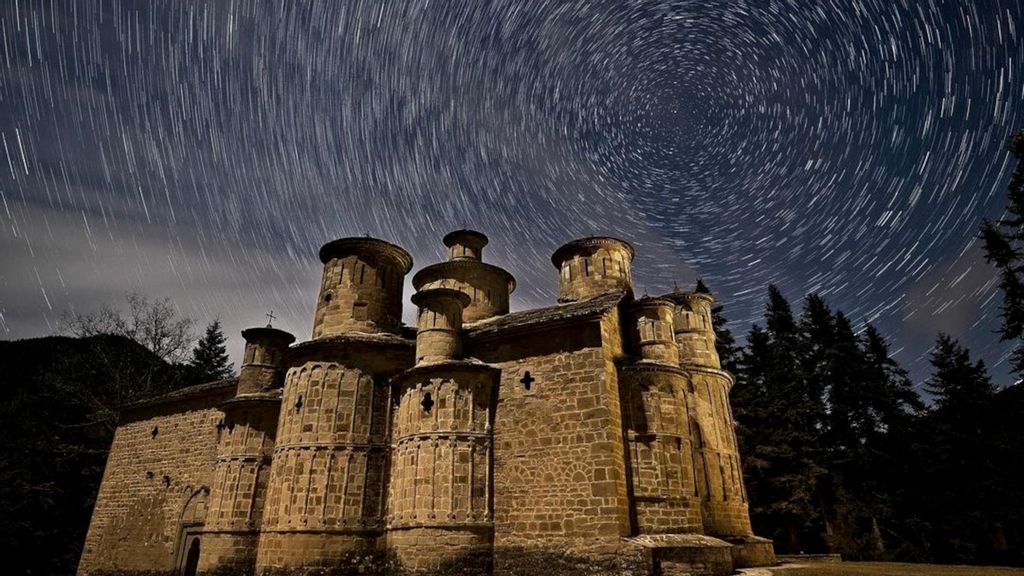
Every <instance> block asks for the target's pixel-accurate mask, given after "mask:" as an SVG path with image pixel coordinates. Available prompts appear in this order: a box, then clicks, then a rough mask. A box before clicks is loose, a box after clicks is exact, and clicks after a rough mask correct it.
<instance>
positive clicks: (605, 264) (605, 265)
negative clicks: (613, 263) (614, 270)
mask: <svg viewBox="0 0 1024 576" xmlns="http://www.w3.org/2000/svg"><path fill="white" fill-rule="evenodd" d="M601 274H602V275H604V276H607V275H608V259H607V258H601Z"/></svg>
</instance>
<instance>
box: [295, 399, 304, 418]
mask: <svg viewBox="0 0 1024 576" xmlns="http://www.w3.org/2000/svg"><path fill="white" fill-rule="evenodd" d="M299 410H302V394H299V399H298V400H296V401H295V413H296V414H298V413H299Z"/></svg>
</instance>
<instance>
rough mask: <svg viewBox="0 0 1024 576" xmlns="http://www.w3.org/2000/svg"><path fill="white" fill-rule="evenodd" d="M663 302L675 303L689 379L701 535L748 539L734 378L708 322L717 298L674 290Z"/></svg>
mask: <svg viewBox="0 0 1024 576" xmlns="http://www.w3.org/2000/svg"><path fill="white" fill-rule="evenodd" d="M665 298H667V299H669V300H672V301H673V302H674V303H675V318H674V321H675V334H676V342H678V344H679V357H680V365H681V366H682V367H683V368H684V369H685V370H686V371H687V372H688V373H689V374H690V390H691V394H690V403H691V406H690V412H691V418H690V424H691V434H692V435H693V437H694V440H695V441H696V443H697V447H698V451H699V453H700V456H701V458H700V459H699V461H698V468H699V469H698V470H697V488H698V492H700V494H701V499H702V502H703V516H704V530H705V532H706V533H708V534H710V535H714V536H723V537H732V536H736V537H749V536H752V535H753V531H752V530H751V527H750V512H749V510H748V504H747V495H746V490H745V489H744V487H743V470H742V468H741V467H740V457H739V448H738V446H737V442H736V430H735V423H734V420H733V416H732V408H731V406H730V404H729V391H730V390H731V389H732V385H733V377H732V375H731V374H729V373H728V372H726V371H724V370H722V367H721V364H720V363H719V359H718V353H717V352H716V351H715V330H714V325H713V324H712V321H711V308H712V306H714V303H715V299H714V297H713V296H712V295H711V294H707V293H703V292H682V291H678V290H677V291H674V292H672V293H671V294H668V295H666V296H665Z"/></svg>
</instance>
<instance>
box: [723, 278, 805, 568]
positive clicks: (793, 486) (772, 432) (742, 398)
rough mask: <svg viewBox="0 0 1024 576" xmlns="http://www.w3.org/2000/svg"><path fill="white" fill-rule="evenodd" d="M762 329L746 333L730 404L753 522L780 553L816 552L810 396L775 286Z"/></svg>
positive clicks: (787, 312)
mask: <svg viewBox="0 0 1024 576" xmlns="http://www.w3.org/2000/svg"><path fill="white" fill-rule="evenodd" d="M765 324H766V326H767V330H766V331H762V330H761V329H760V328H757V327H755V329H754V330H752V331H751V334H750V337H749V338H748V346H747V348H746V350H745V351H744V353H743V355H742V359H741V362H740V370H739V372H740V377H739V382H738V384H737V385H736V387H735V388H734V396H733V404H734V409H735V412H736V416H737V420H738V421H739V423H740V433H741V435H742V437H743V440H742V445H743V448H744V449H745V451H746V452H745V454H744V456H745V462H746V466H745V473H746V475H747V479H748V482H749V484H748V494H749V496H750V503H751V510H752V516H753V521H754V523H755V525H757V526H759V527H760V528H761V529H762V530H763V531H764V532H766V533H768V534H770V535H771V536H772V537H773V539H775V541H776V543H777V545H778V546H779V549H780V550H787V551H790V552H802V551H807V550H816V549H820V548H821V542H820V538H821V534H822V525H821V520H822V518H821V514H820V506H819V497H818V494H817V491H818V484H819V480H820V479H821V477H822V476H823V475H824V474H825V470H824V468H822V467H821V465H820V443H819V440H818V435H819V431H818V430H817V429H816V428H817V424H816V422H815V416H814V411H813V410H810V409H808V406H809V405H812V404H813V403H814V402H812V398H811V396H813V394H811V393H810V391H809V389H808V386H807V379H806V377H805V375H804V373H803V359H802V356H803V352H802V347H801V345H800V343H801V342H800V337H799V331H798V329H797V323H796V321H795V320H794V318H793V314H792V310H791V308H790V306H789V302H787V301H786V299H785V297H783V296H782V293H781V292H780V291H779V290H778V288H776V287H775V286H770V287H769V289H768V305H767V307H766V309H765ZM817 402H820V398H819V399H818V400H817Z"/></svg>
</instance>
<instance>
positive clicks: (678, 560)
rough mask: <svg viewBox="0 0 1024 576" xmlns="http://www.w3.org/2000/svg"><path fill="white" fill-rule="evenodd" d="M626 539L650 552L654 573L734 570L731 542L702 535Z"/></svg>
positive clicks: (678, 575)
mask: <svg viewBox="0 0 1024 576" xmlns="http://www.w3.org/2000/svg"><path fill="white" fill-rule="evenodd" d="M627 541H628V542H631V543H632V544H635V545H637V546H640V547H642V548H647V549H649V550H650V551H651V559H652V561H653V572H652V573H653V574H654V575H655V576H725V575H727V574H732V572H733V560H732V549H733V545H732V544H729V543H728V542H725V541H724V540H719V539H718V538H712V537H711V536H704V535H702V534H649V535H644V536H635V537H633V538H628V539H627Z"/></svg>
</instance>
